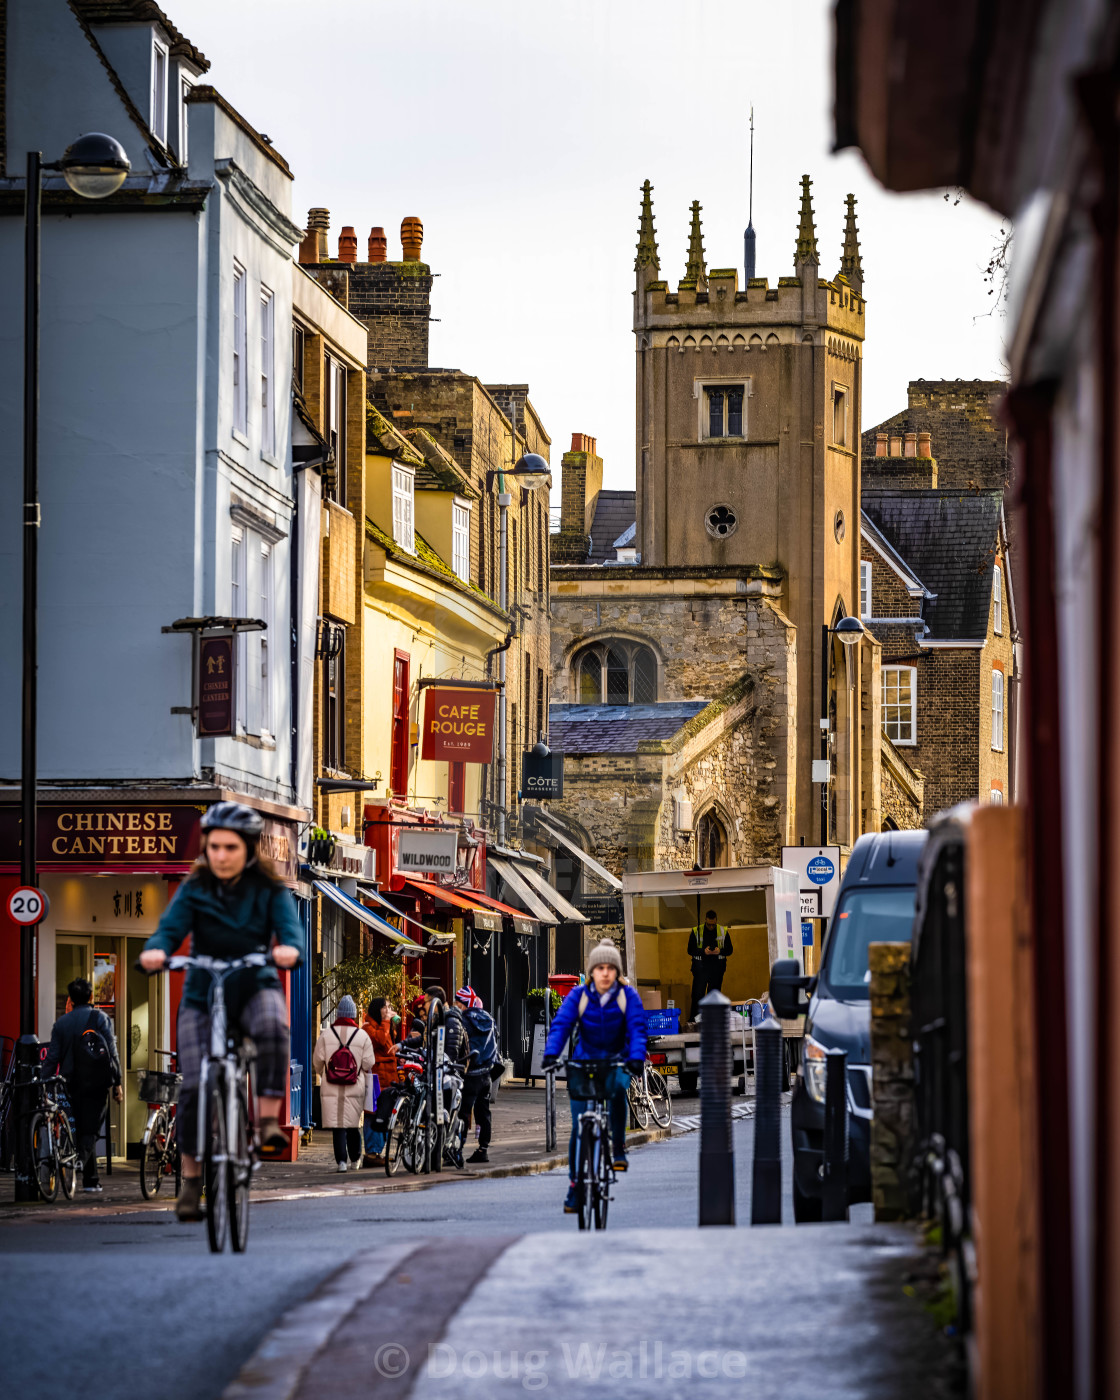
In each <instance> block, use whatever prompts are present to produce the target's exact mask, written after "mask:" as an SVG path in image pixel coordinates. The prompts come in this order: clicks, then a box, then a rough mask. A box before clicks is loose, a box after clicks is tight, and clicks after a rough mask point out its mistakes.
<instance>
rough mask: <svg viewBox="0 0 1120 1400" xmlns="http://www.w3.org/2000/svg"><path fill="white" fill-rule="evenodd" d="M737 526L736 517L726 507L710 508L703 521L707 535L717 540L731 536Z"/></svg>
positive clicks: (728, 507)
mask: <svg viewBox="0 0 1120 1400" xmlns="http://www.w3.org/2000/svg"><path fill="white" fill-rule="evenodd" d="M738 524H739V520H738V517H737V516H736V514H735V512H734V511H733V510H732V509H731V507H730V506H728V505H718V506H712V508H711V510H709V511H708V514H707V517H706V518H705V520H704V526H705V528H706V529H707V531H708V534H709V535H711V536H712V538H713V539H717V540H722V539H726V538H727V536H728V535H733V534H734V533H735V530H736V528H737V527H738Z"/></svg>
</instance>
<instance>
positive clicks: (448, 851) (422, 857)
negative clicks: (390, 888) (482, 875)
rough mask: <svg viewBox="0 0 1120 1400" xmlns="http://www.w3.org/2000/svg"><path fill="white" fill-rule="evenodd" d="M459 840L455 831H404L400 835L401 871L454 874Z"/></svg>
mask: <svg viewBox="0 0 1120 1400" xmlns="http://www.w3.org/2000/svg"><path fill="white" fill-rule="evenodd" d="M458 842H459V838H458V835H457V834H456V833H455V832H454V831H421V830H417V831H413V830H403V831H401V832H399V833H398V835H397V870H398V871H399V872H400V873H401V874H402V875H452V874H454V873H455V865H456V850H457V847H458Z"/></svg>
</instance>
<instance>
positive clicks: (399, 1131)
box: [385, 1099, 412, 1176]
mask: <svg viewBox="0 0 1120 1400" xmlns="http://www.w3.org/2000/svg"><path fill="white" fill-rule="evenodd" d="M411 1136H412V1105H411V1104H410V1103H409V1101H408V1099H398V1100H397V1103H396V1105H395V1106H394V1108H393V1114H392V1117H391V1118H390V1119H389V1129H388V1131H387V1132H386V1134H385V1175H386V1176H396V1174H397V1172H399V1171H400V1169H401V1168H402V1167H405V1166H408V1163H407V1161H406V1160H405V1158H406V1156H407V1149H408V1143H409V1139H410V1138H411ZM409 1170H411V1168H409Z"/></svg>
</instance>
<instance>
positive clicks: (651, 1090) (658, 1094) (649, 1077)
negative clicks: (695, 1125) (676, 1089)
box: [646, 1069, 673, 1128]
mask: <svg viewBox="0 0 1120 1400" xmlns="http://www.w3.org/2000/svg"><path fill="white" fill-rule="evenodd" d="M646 1092H647V1093H648V1094H649V1109H650V1113H651V1114H652V1116H653V1121H654V1122H655V1123H656V1124H657V1126H658V1127H659V1128H667V1127H668V1126H669V1125H670V1123H672V1121H673V1097H672V1095H671V1094H670V1093H669V1086H668V1084H666V1083H665V1079H664V1077H663V1076H662V1075H661V1074H660V1073H659V1072H658V1071H657V1070H655V1069H647V1070H646Z"/></svg>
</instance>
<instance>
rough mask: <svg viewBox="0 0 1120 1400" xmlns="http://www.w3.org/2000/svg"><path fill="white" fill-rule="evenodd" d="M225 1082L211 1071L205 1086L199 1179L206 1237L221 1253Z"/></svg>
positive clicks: (225, 1194) (225, 1220) (225, 1212)
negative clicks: (203, 1194)
mask: <svg viewBox="0 0 1120 1400" xmlns="http://www.w3.org/2000/svg"><path fill="white" fill-rule="evenodd" d="M225 1087H226V1086H225V1081H224V1080H223V1078H222V1076H221V1075H220V1074H219V1073H215V1072H214V1071H213V1070H211V1073H210V1078H209V1081H208V1082H207V1084H206V1143H205V1146H204V1148H203V1154H204V1155H203V1159H202V1180H203V1183H204V1187H205V1191H206V1238H207V1239H208V1240H209V1242H210V1252H211V1254H221V1252H222V1250H223V1249H225V1247H226V1235H227V1233H228V1231H229V1147H228V1144H227V1142H226V1094H225Z"/></svg>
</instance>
